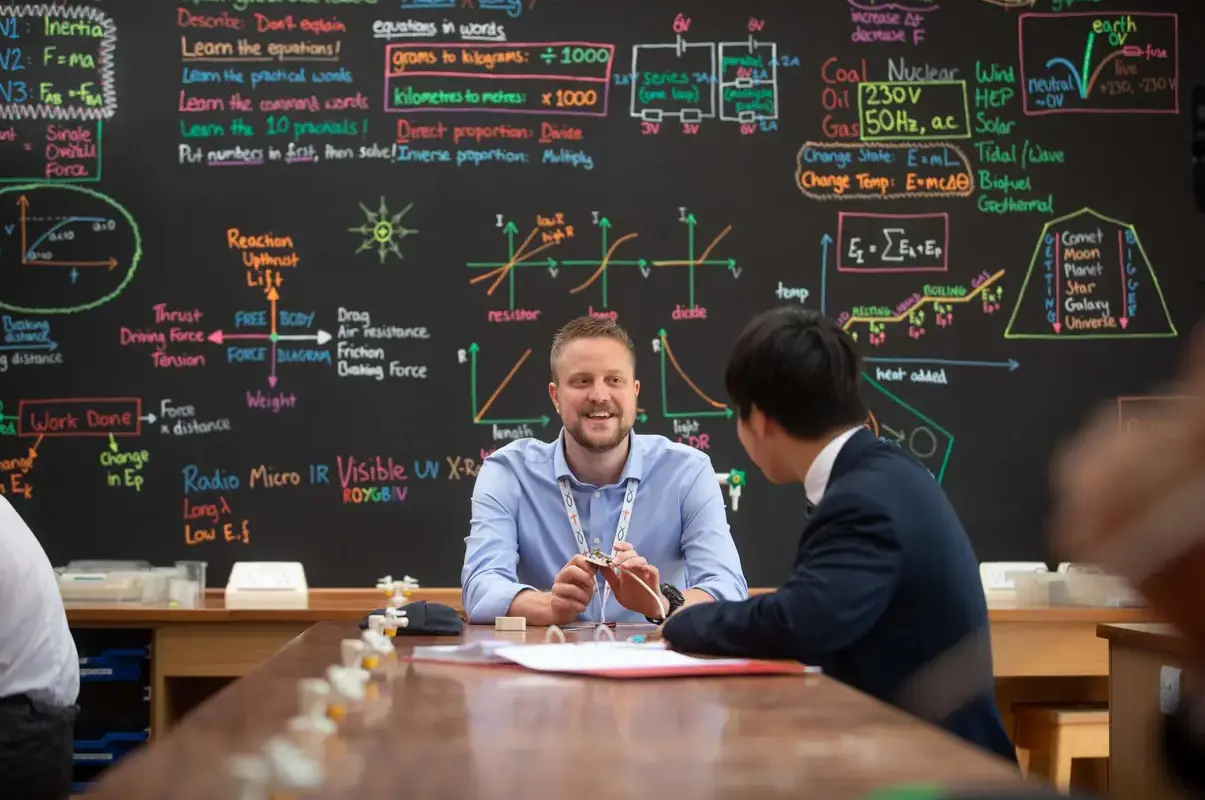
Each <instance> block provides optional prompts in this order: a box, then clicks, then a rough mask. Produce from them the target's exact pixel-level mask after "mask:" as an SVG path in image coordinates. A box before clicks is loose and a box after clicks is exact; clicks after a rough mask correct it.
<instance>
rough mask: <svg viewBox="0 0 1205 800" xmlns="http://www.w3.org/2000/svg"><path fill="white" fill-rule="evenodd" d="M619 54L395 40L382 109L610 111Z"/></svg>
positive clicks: (601, 48)
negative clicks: (615, 64) (399, 41)
mask: <svg viewBox="0 0 1205 800" xmlns="http://www.w3.org/2000/svg"><path fill="white" fill-rule="evenodd" d="M614 55H615V46H614V45H612V44H601V43H597V42H524V43H506V44H502V43H494V42H482V43H479V44H467V43H463V44H460V43H447V44H439V45H417V44H415V45H412V44H391V45H387V46H386V48H385V99H384V105H383V108H384V110H386V111H393V112H405V113H415V112H422V111H442V112H450V111H474V110H489V111H493V112H495V113H510V114H543V115H569V116H605V115H606V113H607V98H608V94H609V91H610V81H611V66H612V64H613V62H614Z"/></svg>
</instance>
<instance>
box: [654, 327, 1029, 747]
mask: <svg viewBox="0 0 1205 800" xmlns="http://www.w3.org/2000/svg"><path fill="white" fill-rule="evenodd" d="M860 372H861V366H860V362H859V358H858V355H857V353H856V351H855V350H854V347H853V343H852V341H851V340H850V338H849V336H848V335H847V334H846V333H845V332H844V331H842V330H841V329H839V328H838V327H837V326H835V325H833V324H832V323H831V322H830V321H828V320H826V319H825V318H824V317H822V316H820V315H819V314H816V313H815V312H810V311H803V310H799V309H790V308H781V309H774V310H772V311H767V312H765V313H763V314H761V315H759V316H757V317H756V318H755V319H753V321H752V322H751V323H750V324H749V325H748V326H747V327H746V328H745V330H744V331H743V332H742V333H741V335H740V337H739V338H738V339H737V341H736V343H735V345H734V346H733V349H732V353H731V355H730V357H729V361H728V367H727V374H726V384H727V390H728V394H729V395H730V397H731V398H732V400H733V404H734V405H735V407H736V410H737V432H738V435H739V437H740V440H741V444H743V445H744V447H745V450H746V452H747V453H748V454H749V458H750V459H751V460H752V461H753V463H755V464H756V465H757V467H758V468H759V469H760V470H761V471H762V473H764V474H765V476H766V478H767V480H769V481H770V482H771V483H774V484H780V485H781V484H790V483H802V484H803V488H804V491H805V493H806V495H807V500H808V508H807V509H806V510H805V509H803V508H801V509H800V523H801V524H802V526H803V533H802V535H801V536H800V539H799V546H798V549H797V551H796V555H795V564H794V567H793V569H792V572H791V575H790V577H789V578H788V579H787V580H786V582H785V583H783V584H782V586H780V587H778V589H777V590H775V591H774V592H772V593H767V594H762V595H759V596H756V597H752V598H749V599H747V600H742V601H739V602H718V603H707V604H701V605H697V606H690V607H688V608H683V609H682V610H680V611H679V612H677V613H676V614H674V615H673V616H671V617H670V618H669V619H668V620H667V621H666V623H665V624H664V626H663V628H662V636H663V638H664V639H665V640H666V642H668V643H669V645H670V646H671V647H673V648H674V649H675V650H680V651H685V652H691V653H699V654H713V655H726V656H742V657H753V658H790V659H796V660H798V661H801V662H804V663H806V664H810V665H815V666H819V667H821V668H822V669H823V670H824V671H825V672H826V673H827V674H829V675H831V676H832V677H834V678H836V679H838V680H840V681H842V682H844V683H846V684H849V685H851V686H853V687H855V688H857V689H859V690H861V691H863V692H866V693H867V694H870V695H872V696H874V697H877V698H879V699H880V700H883V701H885V702H887V703H890V704H892V705H895V706H896V707H898V708H901V709H903V710H904V711H906V712H908V713H910V714H913V715H915V716H917V717H919V718H921V719H924V720H926V721H929V722H931V723H933V724H935V725H937V726H940V727H942V728H944V729H945V730H947V731H949V732H950V733H951V734H954V735H956V736H958V737H961V738H962V739H964V740H966V741H968V742H971V743H973V744H976V745H978V746H980V747H982V748H984V749H987V750H989V751H992V752H994V753H997V754H999V755H1000V756H1002V757H1004V758H1006V759H1009V760H1011V761H1014V762H1015V761H1016V751H1015V750H1014V748H1013V745H1012V742H1010V741H1009V738H1008V735H1007V734H1006V733H1005V731H1004V726H1003V723H1002V722H1001V718H1000V713H999V710H998V709H997V707H996V700H995V681H994V677H993V672H992V656H991V642H990V637H989V629H988V616H987V604H986V600H985V598H984V593H983V588H982V584H981V582H980V578H979V565H978V561H977V559H976V557H975V554H974V552H973V551H972V549H971V544H970V542H969V540H968V539H967V535H966V532H965V531H964V530H963V527H962V524H961V523H960V522H959V520H958V516H957V514H956V513H955V512H954V509H953V507H952V506H951V505H950V502H949V501H948V500H947V499H946V496H945V494H944V493H943V491H942V489H941V487H940V486H939V485H938V483H937V481H936V480H935V479H934V478H933V476H932V474H930V473H929V471H928V470H926V469H925V468H924V467H923V466H921V465H920V464H919V463H918V462H917V461H915V460H914V459H913V458H912V457H911V456H909V455H908V454H906V453H905V452H904V451H902V450H901V449H900V448H899V447H898V446H896V445H895V444H893V443H889V442H886V441H883V440H880V439H879V438H878V437H876V436H875V435H874V434H872V433H871V432H870V431H869V430H867V429H866V428H865V426H864V421H865V420H866V419H867V416H868V415H867V410H866V407H865V405H864V404H863V401H862V399H861V395H860V391H859V375H860Z"/></svg>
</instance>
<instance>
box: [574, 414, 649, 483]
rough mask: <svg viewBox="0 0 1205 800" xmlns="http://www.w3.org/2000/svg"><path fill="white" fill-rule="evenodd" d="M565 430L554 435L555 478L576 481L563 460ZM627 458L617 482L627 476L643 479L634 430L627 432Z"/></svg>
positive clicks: (642, 463)
mask: <svg viewBox="0 0 1205 800" xmlns="http://www.w3.org/2000/svg"><path fill="white" fill-rule="evenodd" d="M566 433H567V431H566V430H565V429H564V427H562V428H561V433H560V435H558V436H557V437H556V449H555V451H554V452H553V457H552V458H553V466H554V467H555V468H556V477H557V480H560V479H561V478H570V479H572V480H574V481H577V482H578V483H581V481H578V480H577V476H576V475H574V474H573V470H571V469H569V462H568V461H566V460H565V436H566ZM628 443H629V447H628V460H627V461H626V462H625V463H624V465H623V472H622V473H620V476H619V483H624V482H625V481H627V480H628V479H629V478H635V479H636V480H638V481H639V480H644V459H643V458H641V456H640V442H639V441H638V440H637V439H636V432H635V431H629V432H628Z"/></svg>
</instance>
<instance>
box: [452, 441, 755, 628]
mask: <svg viewBox="0 0 1205 800" xmlns="http://www.w3.org/2000/svg"><path fill="white" fill-rule="evenodd" d="M564 436H565V430H564V429H563V428H562V429H561V433H560V435H559V436H558V437H557V438H556V439H555V440H554V441H552V442H542V441H540V440H539V439H520V440H519V441H517V442H511V443H510V444H508V445H506V446H505V447H502V448H500V449H498V450H495V451H494V452H493V453H492V454H491V455H490V456H489V457H488V458H486V459H485V461H483V462H482V464H481V469H480V470H479V471H478V472H477V481H476V484H475V485H474V486H473V501H472V505H473V517H472V521H471V529H470V531H469V535H468V536H467V537H466V538H465V555H464V569H463V570H462V571H461V574H460V585H461V587H462V589H461V595H462V601H463V603H464V609H465V612H466V613H467V614H468V617H469V622H471V623H475V624H477V623H490V622H493V621H494V618H495V617H503V616H506V612H507V610H508V609H509V608H510V604H511V601H512V600H514V599H515V595H517V594H518V593H519V592H521V591H522V590H524V589H536V590H538V591H545V592H546V591H548V590H550V589H551V588H552V582H553V581H554V580H555V579H556V576H557V573H558V572H560V571H561V569H562V568H563V567H564V566H565V564H566V563H568V562H569V559H571V558H573V556H575V555H577V553H578V547H577V541H576V540H575V539H574V537H573V527H572V526H571V524H570V522H569V517H568V514H567V513H566V510H565V502H564V499H563V498H562V497H561V489H560V486H558V485H557V480H558V478H561V477H567V478H569V485H570V488H571V489H572V491H573V498H574V501H575V503H576V504H577V510H578V513H579V515H580V519H581V523H582V528H583V530H584V531H585V533H586V539H587V542H588V544H589V546H590V548H591V549H594V548H598V549H599V550H601V551H603V552H604V553H610V552H611V547H612V542H613V540H614V538H615V528H616V524H617V523H618V521H619V512H620V507H621V506H622V505H623V495H624V486H625V484H626V482H627V480H628V479H629V478H635V479H636V480H637V481H639V485H638V488H637V491H636V499H635V504H634V505H633V506H632V515H631V518H630V520H629V526H628V534H627V541H628V542H629V543H630V544H631V545H632V547H633V548H635V550H636V552H637V553H639V554H640V555H641V556H643V557H644V558H645V559H647V560H648V562H649V563H650V564H651V565H653V566H655V567H656V568H657V570H658V571H659V573H660V576H661V582H662V583H670V584H673V585H674V586H676V587H678V588H679V589H683V590H684V589H702V590H703V591H705V592H707V593H708V594H709V595H711V596H712V597H714V598H715V599H716V600H744V599H745V598H746V597H747V596H748V593H749V587H748V585H747V584H746V582H745V576H744V574H743V573H742V571H741V561H740V556H739V555H738V554H737V551H736V544H735V543H734V542H733V541H732V533H731V531H729V529H728V516H727V512H726V510H725V507H724V496H723V495H722V494H721V492H720V485H719V482H718V481H717V480H716V477H715V470H714V469H713V468H712V466H711V459H710V458H709V457H708V456H707V454H706V453H704V452H702V451H700V450H696V449H695V448H693V447H687V446H686V445H684V444H678V443H676V442H671V441H670V440H669V439H667V438H665V437H664V436H655V435H646V434H637V433H632V434H631V450H630V452H629V453H628V460H627V463H626V464H625V465H624V468H623V473H622V474H621V475H620V477H619V481H618V482H616V483H614V484H610V485H608V486H593V485H591V484H587V483H582V482H580V481H578V480H577V478H576V477H574V475H573V473H572V472H570V470H569V464H568V463H567V462H566V461H565V450H564ZM596 580H597V582H598V591H597V592H595V595H594V599H593V600H592V601H591V602H590V606H589V607H588V608H587V609H586V610H585V611H584V612H583V613H582V614H581V615H579V617H578V619H579V620H580V621H583V622H601V621H603V619H604V617H603V614H602V613H600V612H601V611H602V609H601V608H600V606H601V605H602V604H603V603H604V602H605V603H606V614H605V620H606V621H607V622H644V621H645V619H644V616H643V615H642V614H639V613H637V612H634V611H629V610H628V609H626V608H624V607H623V606H621V605H619V603H618V602H616V600H615V598H614V597H613V596H611V594H610V593H609V592H605V591H604V587H605V585H606V579H605V578H604V577H603V576H602V574H601V573H600V574H599V575H598V576H597V578H596ZM654 588H655V587H654ZM604 598H605V599H604Z"/></svg>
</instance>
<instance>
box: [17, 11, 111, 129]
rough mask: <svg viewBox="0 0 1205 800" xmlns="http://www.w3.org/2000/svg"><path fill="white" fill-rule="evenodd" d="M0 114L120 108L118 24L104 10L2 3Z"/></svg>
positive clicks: (65, 115) (103, 115) (83, 113)
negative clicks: (116, 76)
mask: <svg viewBox="0 0 1205 800" xmlns="http://www.w3.org/2000/svg"><path fill="white" fill-rule="evenodd" d="M0 36H2V37H3V39H4V40H5V41H6V42H7V43H9V44H8V45H6V46H4V47H0V119H8V120H17V119H34V118H37V119H54V120H99V119H108V118H110V117H112V116H113V114H114V112H116V110H117V93H116V88H115V85H114V79H113V75H114V63H113V55H114V49H115V46H116V40H117V28H116V26H115V25H114V23H113V21H112V20H111V19H110V18H109V17H108V15H106V14H105V13H104V12H103V11H101V10H99V9H96V8H86V7H83V6H57V5H51V4H48V3H46V4H31V5H6V6H0Z"/></svg>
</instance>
